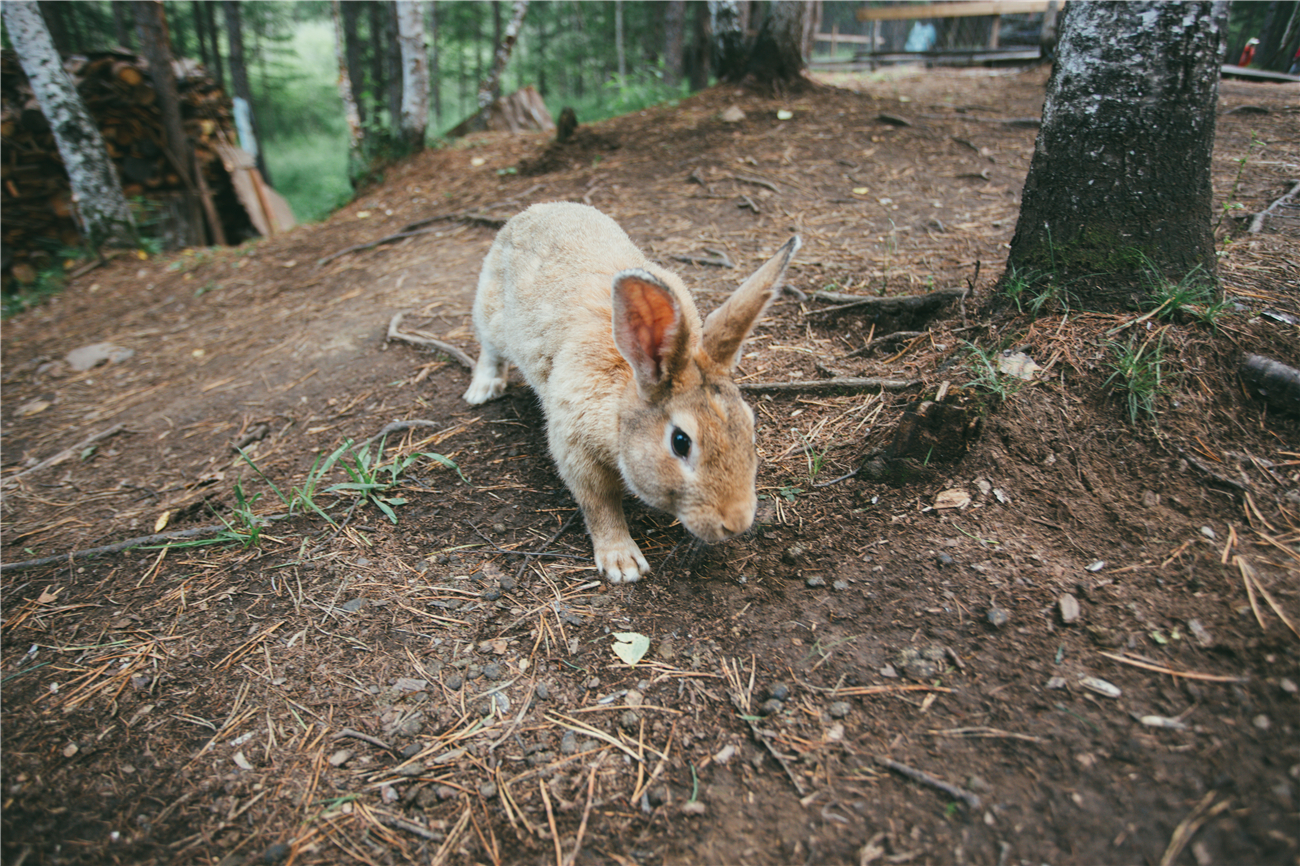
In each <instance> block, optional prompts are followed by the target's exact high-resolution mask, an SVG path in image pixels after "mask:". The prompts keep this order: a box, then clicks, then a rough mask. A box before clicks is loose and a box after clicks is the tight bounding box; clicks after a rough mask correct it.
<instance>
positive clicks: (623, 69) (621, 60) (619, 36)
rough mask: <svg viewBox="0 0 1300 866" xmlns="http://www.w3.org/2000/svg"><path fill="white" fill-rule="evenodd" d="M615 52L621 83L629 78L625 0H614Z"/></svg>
mask: <svg viewBox="0 0 1300 866" xmlns="http://www.w3.org/2000/svg"><path fill="white" fill-rule="evenodd" d="M538 20H539V21H540V19H538ZM538 26H539V27H540V26H541V25H540V24H539V25H538ZM614 53H615V54H616V55H617V56H618V80H619V82H620V83H621V82H622V81H623V80H624V79H626V78H627V54H626V53H625V52H624V51H623V0H614Z"/></svg>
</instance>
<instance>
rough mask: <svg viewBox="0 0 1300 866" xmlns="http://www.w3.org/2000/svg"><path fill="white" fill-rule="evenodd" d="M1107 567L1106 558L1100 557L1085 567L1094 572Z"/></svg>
mask: <svg viewBox="0 0 1300 866" xmlns="http://www.w3.org/2000/svg"><path fill="white" fill-rule="evenodd" d="M1105 567H1106V560H1104V559H1098V560H1094V561H1093V562H1090V563H1088V564H1087V565H1086V566H1084V569H1085V570H1086V571H1091V572H1092V573H1093V574H1096V573H1097V572H1099V571H1101V570H1102V569H1103V568H1105Z"/></svg>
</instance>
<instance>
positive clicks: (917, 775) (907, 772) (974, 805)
mask: <svg viewBox="0 0 1300 866" xmlns="http://www.w3.org/2000/svg"><path fill="white" fill-rule="evenodd" d="M876 763H877V764H879V765H880V766H882V767H888V768H889V769H891V770H893V771H894V772H895V773H901V774H903V775H904V776H907V777H908V778H909V779H914V780H916V781H918V782H920V783H921V784H923V785H929V786H930V787H931V788H938V789H939V790H940V791H943V792H944V793H945V794H947V795H948V796H950V797H952V798H953V799H955V800H961V801H962V802H964V803H965V804H966V805H967V806H969V807H970V808H971V809H978V808H979V807H980V798H979V796H978V795H976V794H972V793H971V792H970V791H967V790H966V789H965V788H959V787H957V786H956V785H950V784H948V783H947V782H945V781H943V780H942V779H937V778H935V777H934V776H931V775H930V774H929V773H926V772H924V771H922V770H918V769H916V768H915V767H909V766H907V764H900V763H898V761H891V760H890V759H889V758H881V757H877V758H876Z"/></svg>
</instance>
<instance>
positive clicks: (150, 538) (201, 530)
mask: <svg viewBox="0 0 1300 866" xmlns="http://www.w3.org/2000/svg"><path fill="white" fill-rule="evenodd" d="M276 516H278V517H287V516H288V515H276ZM262 519H263V520H272V519H274V517H269V518H262ZM228 528H229V527H227V526H226V525H225V524H224V523H221V524H217V525H215V526H196V527H194V528H193V529H180V530H177V531H176V532H162V533H158V534H157V535H142V536H140V537H138V538H128V539H127V540H126V541H119V542H117V543H116V544H106V545H104V546H103V547H91V548H88V549H86V550H74V551H71V552H69V553H60V554H57V555H55V556H42V557H41V558H40V559H27V560H23V561H22V562H5V563H0V573H5V572H10V571H22V570H23V569H27V568H40V567H41V566H43V565H55V564H57V563H60V562H75V561H76V560H78V559H86V558H87V557H91V556H99V555H100V554H103V553H121V552H122V551H123V550H130V549H131V548H133V547H143V546H144V545H146V544H159V543H161V542H164V541H178V540H180V539H183V538H202V537H203V536H205V535H213V534H215V533H218V532H220V531H221V530H223V529H228Z"/></svg>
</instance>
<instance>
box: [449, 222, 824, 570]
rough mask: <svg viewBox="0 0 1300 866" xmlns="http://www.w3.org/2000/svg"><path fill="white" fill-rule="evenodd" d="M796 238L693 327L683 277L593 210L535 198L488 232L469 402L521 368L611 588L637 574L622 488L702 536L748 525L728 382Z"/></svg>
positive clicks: (749, 460)
mask: <svg viewBox="0 0 1300 866" xmlns="http://www.w3.org/2000/svg"><path fill="white" fill-rule="evenodd" d="M799 244H800V241H799V238H798V237H794V238H791V239H790V240H789V241H788V242H786V244H785V245H784V246H782V247H781V249H780V250H779V251H778V252H777V253H776V255H775V256H773V257H772V259H771V260H769V261H768V262H767V263H766V264H764V265H763V266H762V267H760V268H759V269H758V270H757V271H756V272H755V273H754V274H753V276H751V277H750V278H749V279H748V280H746V281H745V283H744V284H743V285H742V286H741V287H740V288H739V289H737V290H736V291H735V292H734V293H732V295H731V296H729V297H728V299H727V300H726V301H725V302H724V303H723V304H722V306H721V307H719V308H718V309H717V310H716V311H714V312H713V313H712V314H711V315H709V317H708V318H707V319H705V320H703V321H701V320H700V314H699V312H698V311H697V310H696V309H695V304H694V302H693V301H692V299H691V295H690V293H689V292H688V291H687V289H686V286H685V285H684V284H683V283H682V281H681V279H680V278H679V277H678V276H677V275H676V274H673V273H672V272H670V271H667V270H665V269H663V268H661V267H659V266H657V265H655V264H653V263H652V262H650V261H649V260H648V259H647V258H646V257H645V256H644V255H643V254H642V253H641V251H640V250H639V249H637V248H636V246H635V245H634V244H633V243H632V241H631V240H629V239H628V236H627V234H626V233H624V231H623V230H622V229H621V228H619V226H618V224H617V223H615V222H614V220H612V219H610V218H609V217H608V216H606V215H604V214H603V213H601V212H600V211H598V210H596V209H595V208H592V207H588V206H586V205H580V204H573V203H568V202H552V203H547V204H537V205H533V206H532V207H530V208H528V209H527V210H525V211H524V212H522V213H520V214H518V215H516V216H515V217H514V218H512V219H511V220H510V221H509V222H507V223H506V225H505V226H504V227H503V228H502V229H501V231H500V232H499V233H498V234H497V237H496V240H495V241H494V242H493V244H492V248H491V249H490V250H489V251H488V254H487V258H486V259H485V260H484V262H483V271H482V273H481V275H480V276H479V283H478V294H477V296H476V297H475V300H474V329H475V332H476V334H477V336H478V340H479V345H480V353H479V357H478V363H477V364H476V366H475V368H474V376H473V380H472V381H471V382H470V386H469V389H468V390H467V391H466V392H465V400H466V401H467V402H469V403H471V404H479V403H483V402H486V401H487V400H491V399H493V398H494V397H497V396H500V394H501V393H502V392H503V391H504V390H505V387H506V373H507V371H508V369H509V366H510V364H512V363H513V364H515V365H516V366H518V367H519V369H520V371H521V372H522V373H523V376H524V378H525V379H526V380H527V382H528V384H529V385H530V386H531V387H532V389H533V390H534V391H535V392H536V393H537V397H538V399H539V400H540V402H541V406H542V411H543V412H544V414H545V415H546V434H547V441H548V444H549V446H550V450H551V456H552V457H553V458H554V460H555V465H556V468H557V469H558V470H559V473H560V477H561V478H563V479H564V483H565V484H566V485H568V488H569V490H570V491H572V493H573V495H574V498H575V499H576V500H577V502H578V505H579V506H580V507H581V508H582V512H583V516H584V517H585V518H586V523H587V531H588V533H589V534H590V535H591V540H592V545H593V547H594V550H595V559H596V566H597V569H598V570H599V571H600V573H601V575H603V576H604V577H605V578H606V579H607V580H608V581H609V582H610V583H627V582H632V581H635V580H637V579H638V578H640V576H641V575H642V574H644V573H646V572H647V571H649V565H648V564H647V563H646V560H645V557H644V556H642V555H641V550H640V549H639V548H638V547H637V545H636V542H635V541H633V540H632V536H631V535H630V534H629V532H628V527H627V520H626V518H625V516H624V514H623V492H624V490H625V489H626V490H630V491H631V492H632V493H634V494H635V495H636V496H638V497H639V498H640V499H641V500H643V501H644V502H646V503H647V504H649V505H651V506H653V507H655V508H658V509H660V510H663V511H667V512H669V513H671V514H674V515H675V516H676V517H677V518H678V520H680V521H681V523H682V525H683V526H685V527H686V529H687V530H688V531H690V532H691V533H692V534H693V535H695V536H696V537H698V538H700V539H701V540H703V541H706V542H716V541H721V540H723V539H725V538H729V537H731V536H733V535H736V534H737V533H741V532H744V531H746V530H747V529H749V527H750V526H751V525H752V524H753V522H754V512H755V508H756V506H757V497H756V495H755V490H754V479H755V474H756V471H757V457H756V454H755V449H754V413H753V411H752V410H751V409H750V408H749V406H748V405H747V404H746V403H745V401H744V400H743V399H742V398H741V395H740V389H739V388H737V387H736V385H735V383H734V382H733V381H732V380H731V373H732V369H733V368H734V367H735V365H736V361H737V360H738V359H739V357H740V348H741V344H742V343H743V342H744V340H745V338H746V337H748V336H749V332H750V330H751V329H752V328H753V326H754V323H755V322H756V321H757V320H758V318H759V317H760V316H761V315H762V314H763V312H764V310H766V309H767V306H768V304H770V303H771V301H772V299H773V298H774V297H775V296H776V294H777V292H778V291H779V290H780V285H781V278H782V276H783V275H784V273H785V269H786V266H787V265H788V264H789V262H790V259H791V257H792V256H793V255H794V253H795V251H796V250H797V249H798V248H799Z"/></svg>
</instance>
